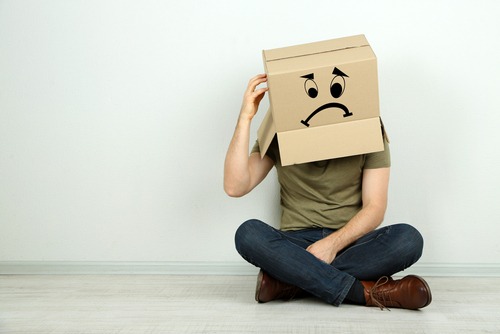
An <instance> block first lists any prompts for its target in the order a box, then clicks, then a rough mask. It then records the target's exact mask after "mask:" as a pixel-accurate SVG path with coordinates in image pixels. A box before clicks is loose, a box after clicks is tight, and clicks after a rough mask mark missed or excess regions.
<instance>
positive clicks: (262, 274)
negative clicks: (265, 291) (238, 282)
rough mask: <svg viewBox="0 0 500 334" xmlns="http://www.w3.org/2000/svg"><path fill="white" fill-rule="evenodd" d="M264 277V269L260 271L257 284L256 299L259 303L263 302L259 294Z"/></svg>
mask: <svg viewBox="0 0 500 334" xmlns="http://www.w3.org/2000/svg"><path fill="white" fill-rule="evenodd" d="M263 277H264V273H263V272H262V270H260V271H259V275H257V286H256V287H255V301H256V302H258V303H262V302H261V301H260V300H259V295H260V287H261V285H262V278H263Z"/></svg>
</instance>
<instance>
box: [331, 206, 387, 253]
mask: <svg viewBox="0 0 500 334" xmlns="http://www.w3.org/2000/svg"><path fill="white" fill-rule="evenodd" d="M384 213H385V206H384V207H381V206H376V205H371V206H366V207H364V208H363V209H361V210H360V211H359V212H358V213H357V214H356V215H355V216H354V217H353V218H352V219H351V220H350V221H349V222H348V223H347V224H346V225H345V226H344V227H342V228H341V229H339V230H337V231H335V232H334V233H332V234H330V235H329V236H328V239H329V242H330V243H331V245H333V251H334V252H335V253H338V252H340V251H341V250H342V249H344V248H346V247H347V246H349V245H350V244H352V243H353V242H355V241H356V240H358V239H359V238H361V237H362V236H364V235H365V234H367V233H368V232H371V231H373V230H374V229H376V228H377V227H378V226H379V225H380V224H381V223H382V221H383V219H384Z"/></svg>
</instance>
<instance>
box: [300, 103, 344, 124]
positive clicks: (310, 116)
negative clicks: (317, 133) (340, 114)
mask: <svg viewBox="0 0 500 334" xmlns="http://www.w3.org/2000/svg"><path fill="white" fill-rule="evenodd" d="M329 108H339V109H342V110H343V111H344V117H349V116H352V112H350V111H349V109H347V107H346V106H345V105H343V104H341V103H335V102H332V103H327V104H324V105H322V106H321V107H319V108H318V109H316V110H314V111H313V112H312V113H311V115H309V117H307V118H306V119H305V120H301V121H300V123H302V124H304V125H305V126H307V127H309V121H310V120H311V118H313V117H314V116H316V114H317V113H319V112H320V111H322V110H325V109H329Z"/></svg>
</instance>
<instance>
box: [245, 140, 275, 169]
mask: <svg viewBox="0 0 500 334" xmlns="http://www.w3.org/2000/svg"><path fill="white" fill-rule="evenodd" d="M277 152H278V141H277V140H276V137H274V138H273V141H272V142H271V144H270V145H269V148H268V149H267V152H266V155H267V156H268V157H269V158H271V160H273V161H274V162H275V163H276V154H277ZM252 153H259V154H260V145H259V141H258V140H256V141H255V144H254V145H253V147H252V150H251V151H250V154H252Z"/></svg>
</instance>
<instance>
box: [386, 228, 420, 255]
mask: <svg viewBox="0 0 500 334" xmlns="http://www.w3.org/2000/svg"><path fill="white" fill-rule="evenodd" d="M393 228H394V229H395V230H396V235H397V236H398V240H399V243H398V244H399V251H400V252H401V253H400V254H401V255H402V256H404V255H406V256H405V257H406V258H407V261H409V262H412V264H413V263H415V262H417V261H418V259H420V257H421V256H422V252H423V248H424V238H423V237H422V234H420V232H419V231H418V230H417V229H416V228H415V227H413V226H411V225H409V224H397V225H394V226H393Z"/></svg>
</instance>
